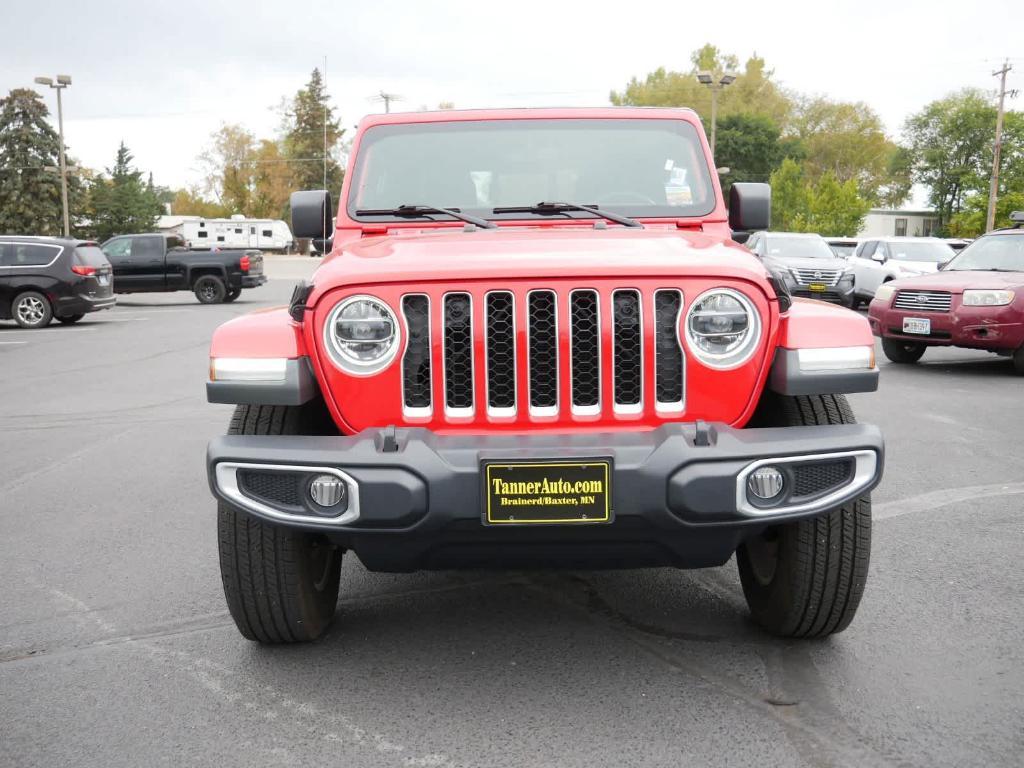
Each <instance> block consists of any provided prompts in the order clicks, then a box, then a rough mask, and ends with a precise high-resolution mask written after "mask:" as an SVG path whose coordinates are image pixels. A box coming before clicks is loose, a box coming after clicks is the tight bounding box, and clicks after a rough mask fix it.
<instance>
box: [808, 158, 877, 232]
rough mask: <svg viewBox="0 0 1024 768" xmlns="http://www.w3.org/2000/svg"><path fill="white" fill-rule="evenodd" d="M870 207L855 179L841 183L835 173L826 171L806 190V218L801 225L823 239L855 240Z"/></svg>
mask: <svg viewBox="0 0 1024 768" xmlns="http://www.w3.org/2000/svg"><path fill="white" fill-rule="evenodd" d="M870 207H871V204H870V203H869V202H868V201H867V200H866V199H864V198H863V197H861V195H860V193H859V192H858V190H857V183H856V182H855V181H854V180H853V179H848V180H847V181H845V182H843V183H840V182H839V180H838V179H837V178H836V176H835V174H834V173H832V172H831V171H826V172H825V174H824V175H823V176H822V177H821V178H820V179H818V181H817V183H816V184H814V186H813V187H810V188H808V190H807V218H806V220H805V221H804V222H802V224H803V226H804V229H805V230H806V231H808V232H817V233H818V234H819V235H822V236H824V237H843V236H850V237H852V236H853V235H856V234H857V232H858V231H859V230H860V228H861V225H863V223H864V217H865V216H866V215H867V212H868V209H869V208H870Z"/></svg>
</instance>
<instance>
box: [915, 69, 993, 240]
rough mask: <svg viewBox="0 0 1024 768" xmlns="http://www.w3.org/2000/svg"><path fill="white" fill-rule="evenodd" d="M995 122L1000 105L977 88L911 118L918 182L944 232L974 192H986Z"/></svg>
mask: <svg viewBox="0 0 1024 768" xmlns="http://www.w3.org/2000/svg"><path fill="white" fill-rule="evenodd" d="M995 123H996V112H995V107H993V106H992V104H991V103H990V99H989V97H988V95H987V94H985V93H984V92H983V91H980V90H976V89H968V90H964V91H960V92H959V93H954V94H952V95H950V96H947V97H946V98H944V99H939V100H938V101H933V102H932V103H930V104H928V105H927V106H925V108H924V109H922V110H921V111H920V112H918V113H917V114H915V115H912V116H911V117H910V118H909V119H908V120H907V122H906V125H905V127H904V133H905V135H906V137H907V146H908V149H909V150H910V152H911V156H912V159H913V179H914V181H915V182H916V183H919V184H923V185H924V186H926V187H927V188H928V191H929V197H928V199H929V202H930V204H931V205H932V207H933V208H935V210H936V212H937V214H938V217H939V226H940V229H943V230H944V229H945V227H946V225H947V224H948V223H949V221H950V219H952V218H953V216H954V215H955V214H956V213H958V212H959V211H960V210H961V209H962V208H963V207H964V200H965V199H966V198H967V197H968V196H969V195H970V194H971V193H972V192H980V191H981V190H983V189H986V188H987V183H988V182H987V179H988V175H989V172H990V170H991V162H992V160H991V157H992V155H991V146H992V138H993V135H994V133H995ZM986 165H988V166H989V167H988V168H986Z"/></svg>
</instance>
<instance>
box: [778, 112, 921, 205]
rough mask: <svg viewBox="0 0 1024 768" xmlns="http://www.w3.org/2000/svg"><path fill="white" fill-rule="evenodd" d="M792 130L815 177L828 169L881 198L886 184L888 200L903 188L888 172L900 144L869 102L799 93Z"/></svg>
mask: <svg viewBox="0 0 1024 768" xmlns="http://www.w3.org/2000/svg"><path fill="white" fill-rule="evenodd" d="M789 131H790V134H791V135H792V136H795V137H796V138H798V139H800V141H801V143H802V144H803V146H804V148H805V150H806V155H805V157H804V170H805V172H806V173H807V176H808V178H809V179H811V180H812V181H817V180H818V179H820V178H822V177H823V176H824V175H825V174H827V173H832V174H833V175H834V176H835V177H836V179H837V180H838V181H839V182H840V183H845V182H847V181H849V180H851V179H852V180H854V181H855V182H856V183H857V189H858V190H859V191H860V193H861V194H862V195H863V196H865V197H867V198H868V199H870V200H872V201H875V200H878V199H880V197H881V190H882V188H883V187H885V188H886V189H887V191H888V192H889V199H890V200H892V199H893V198H894V197H895V195H896V194H897V193H898V191H899V189H900V188H899V186H898V185H897V186H895V187H892V186H891V184H892V181H893V180H892V178H891V176H890V160H891V158H892V157H893V155H894V153H896V152H897V150H898V148H897V146H896V144H895V143H894V142H892V141H891V140H890V139H889V138H888V137H887V136H886V135H885V128H884V126H883V124H882V119H881V118H880V117H879V116H878V115H877V114H876V113H875V112H874V111H873V110H872V109H871V108H870V107H869V106H868V105H867V104H864V103H863V102H855V103H853V102H835V101H830V100H829V99H826V98H823V97H814V98H802V99H799V100H798V102H797V107H796V109H795V110H794V112H793V116H792V120H791V122H790V125H789ZM900 203H902V200H901V201H900ZM898 204H899V203H897V205H898Z"/></svg>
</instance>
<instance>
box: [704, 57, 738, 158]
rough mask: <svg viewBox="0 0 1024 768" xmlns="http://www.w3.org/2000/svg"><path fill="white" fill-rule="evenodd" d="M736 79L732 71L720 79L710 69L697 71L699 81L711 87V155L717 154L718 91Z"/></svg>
mask: <svg viewBox="0 0 1024 768" xmlns="http://www.w3.org/2000/svg"><path fill="white" fill-rule="evenodd" d="M735 80H736V75H734V74H733V73H732V72H725V73H723V74H722V75H721V76H720V77H719V78H718V80H717V81H716V80H715V75H714V74H713V73H711V72H709V71H708V70H706V69H705V70H701V71H700V72H698V73H697V82H698V83H700V84H701V85H706V86H707V87H708V88H710V89H711V156H712V157H714V155H715V140H716V139H717V137H718V136H717V134H718V93H719V91H721V90H722V89H723V88H725V87H726V86H727V85H731V84H732V83H733V82H734V81H735Z"/></svg>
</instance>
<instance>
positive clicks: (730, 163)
mask: <svg viewBox="0 0 1024 768" xmlns="http://www.w3.org/2000/svg"><path fill="white" fill-rule="evenodd" d="M800 155H801V148H800V146H799V145H798V144H797V143H794V142H793V141H787V140H782V139H781V137H780V131H779V128H778V126H777V125H776V124H775V123H774V122H772V120H771V119H770V118H768V117H765V116H763V115H744V114H736V115H728V116H726V117H723V118H722V119H721V120H719V121H718V139H717V146H716V147H715V162H716V163H717V164H718V165H719V166H725V167H727V168H728V169H729V173H727V174H725V175H724V176H722V192H723V193H724V194H725V197H726V199H728V197H729V188H730V187H731V186H732V185H733V183H735V182H737V181H761V182H766V181H768V180H769V178H770V177H771V175H772V173H773V172H774V171H775V169H776V168H778V167H779V164H780V163H781V162H782V161H783V160H784V159H785V158H786V157H793V156H797V157H799V156H800Z"/></svg>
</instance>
